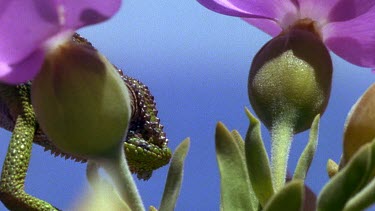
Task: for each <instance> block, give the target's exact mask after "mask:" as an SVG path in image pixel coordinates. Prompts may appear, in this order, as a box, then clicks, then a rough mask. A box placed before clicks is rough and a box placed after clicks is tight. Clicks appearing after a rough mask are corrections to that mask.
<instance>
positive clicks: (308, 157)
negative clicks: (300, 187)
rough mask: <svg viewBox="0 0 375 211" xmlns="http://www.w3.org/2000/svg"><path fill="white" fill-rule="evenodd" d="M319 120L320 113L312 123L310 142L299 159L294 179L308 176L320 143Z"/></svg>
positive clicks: (303, 178)
mask: <svg viewBox="0 0 375 211" xmlns="http://www.w3.org/2000/svg"><path fill="white" fill-rule="evenodd" d="M319 120H320V115H319V114H318V115H317V116H316V117H315V119H314V121H313V123H312V125H311V129H310V137H309V142H308V143H307V145H306V147H305V149H304V150H303V152H302V154H301V157H300V158H299V160H298V163H297V166H296V170H295V171H294V175H293V179H300V180H305V178H306V175H307V172H308V171H309V168H310V165H311V162H312V160H313V158H314V155H315V151H316V146H317V145H318V134H319Z"/></svg>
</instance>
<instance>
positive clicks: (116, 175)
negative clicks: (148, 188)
mask: <svg viewBox="0 0 375 211" xmlns="http://www.w3.org/2000/svg"><path fill="white" fill-rule="evenodd" d="M99 163H100V165H101V166H102V167H103V168H104V169H105V170H106V171H107V173H108V174H109V175H110V176H111V178H112V179H113V181H114V183H115V185H116V189H117V191H118V192H119V194H120V196H121V198H122V199H123V200H124V201H125V202H126V203H127V204H128V205H129V207H130V208H131V210H134V211H144V210H145V209H144V207H143V203H142V199H141V197H140V195H139V193H138V189H137V187H136V185H135V183H134V180H133V177H132V175H131V172H130V170H129V167H128V164H127V161H126V158H125V152H124V151H123V150H120V151H119V153H118V155H117V156H114V157H112V158H109V159H105V160H100V161H99Z"/></svg>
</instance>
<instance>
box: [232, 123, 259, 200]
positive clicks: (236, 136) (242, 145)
mask: <svg viewBox="0 0 375 211" xmlns="http://www.w3.org/2000/svg"><path fill="white" fill-rule="evenodd" d="M231 135H232V137H233V138H234V140H235V141H236V143H237V146H238V148H239V149H240V155H241V158H242V160H243V162H244V163H246V157H245V142H244V140H243V139H242V136H241V134H240V133H239V132H238V131H237V130H232V132H231ZM250 184H251V182H250ZM250 198H251V204H252V205H257V204H259V201H258V198H257V196H256V194H255V192H254V190H253V187H252V185H250Z"/></svg>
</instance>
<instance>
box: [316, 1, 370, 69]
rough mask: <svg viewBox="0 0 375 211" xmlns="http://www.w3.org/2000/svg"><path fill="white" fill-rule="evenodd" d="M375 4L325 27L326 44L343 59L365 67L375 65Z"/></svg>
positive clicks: (324, 37)
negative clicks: (364, 10)
mask: <svg viewBox="0 0 375 211" xmlns="http://www.w3.org/2000/svg"><path fill="white" fill-rule="evenodd" d="M374 20H375V6H372V7H371V8H370V9H369V10H367V12H366V13H364V14H362V15H360V16H357V17H356V18H354V19H351V20H348V21H344V22H333V23H329V24H327V25H326V26H325V27H324V28H323V39H324V42H325V43H326V45H327V46H328V47H329V48H330V49H331V50H332V51H333V52H334V53H336V54H337V55H339V56H340V57H342V58H343V59H345V60H347V61H349V62H351V63H353V64H355V65H359V66H363V67H371V68H374V67H375V30H374Z"/></svg>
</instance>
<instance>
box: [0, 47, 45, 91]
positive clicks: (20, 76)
mask: <svg viewBox="0 0 375 211" xmlns="http://www.w3.org/2000/svg"><path fill="white" fill-rule="evenodd" d="M44 56H45V55H44V51H43V50H41V49H37V50H36V51H34V52H33V53H31V54H30V55H29V56H28V57H27V58H26V59H23V60H22V61H21V62H18V63H17V64H14V65H7V64H1V63H0V81H1V82H5V83H8V84H19V83H22V82H25V81H28V80H30V79H32V78H34V76H35V75H36V74H37V73H38V72H39V70H40V67H41V66H42V64H43V62H44Z"/></svg>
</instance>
